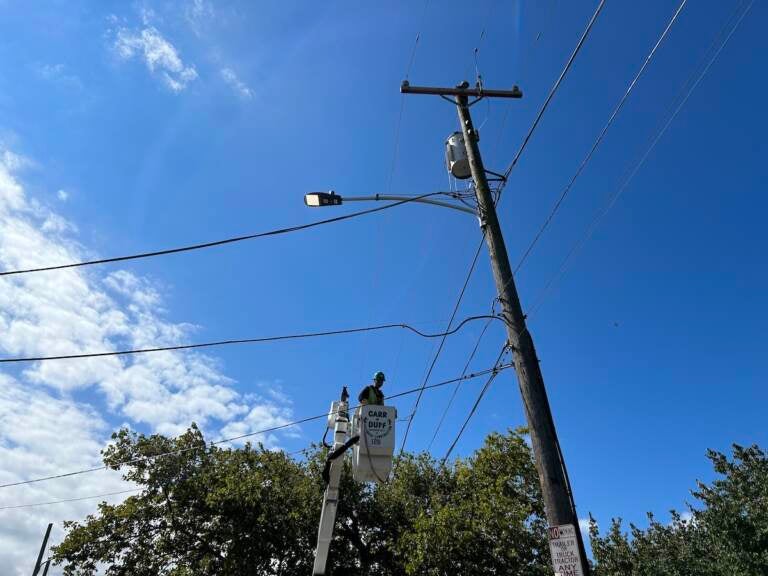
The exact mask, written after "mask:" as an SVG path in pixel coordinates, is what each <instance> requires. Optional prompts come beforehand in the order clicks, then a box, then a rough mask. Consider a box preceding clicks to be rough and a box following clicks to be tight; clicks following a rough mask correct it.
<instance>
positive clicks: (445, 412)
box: [427, 320, 491, 452]
mask: <svg viewBox="0 0 768 576" xmlns="http://www.w3.org/2000/svg"><path fill="white" fill-rule="evenodd" d="M490 325H491V321H490V320H489V321H488V322H486V323H485V325H484V326H483V329H482V331H481V332H480V336H478V338H477V342H475V347H474V348H473V349H472V352H470V354H469V357H468V358H467V361H466V362H465V363H464V369H463V370H462V371H461V373H462V375H463V374H466V373H467V370H468V369H469V365H470V364H471V363H472V360H473V359H474V358H475V354H477V351H478V349H479V348H480V343H481V342H482V341H483V336H485V333H486V331H487V330H488V327H489V326H490ZM458 392H459V386H458V385H457V386H455V387H454V388H453V392H452V393H451V397H450V398H449V399H448V403H447V404H446V405H445V408H444V409H443V413H442V414H441V415H440V420H439V421H438V423H437V426H436V427H435V432H434V434H432V439H431V440H430V441H429V444H428V445H427V452H429V451H430V450H431V448H432V444H434V443H435V439H436V438H437V435H438V434H439V433H440V428H442V426H443V422H444V421H445V417H446V416H447V415H448V411H449V410H450V409H451V406H452V405H453V401H454V400H455V399H456V395H457V394H458Z"/></svg>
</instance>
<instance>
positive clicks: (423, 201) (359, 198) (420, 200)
mask: <svg viewBox="0 0 768 576" xmlns="http://www.w3.org/2000/svg"><path fill="white" fill-rule="evenodd" d="M409 198H413V197H412V196H400V195H393V194H375V195H373V196H342V197H341V201H342V202H370V201H371V200H408V199H409ZM412 201H413V202H418V203H420V204H432V205H433V206H441V207H443V208H452V209H453V210H458V211H459V212H466V213H467V214H472V215H473V216H477V212H475V211H474V210H472V208H467V207H466V206H458V205H456V204H451V203H450V202H441V201H440V200H430V199H429V198H415V199H414V200H412Z"/></svg>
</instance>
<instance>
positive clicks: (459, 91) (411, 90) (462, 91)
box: [400, 80, 523, 98]
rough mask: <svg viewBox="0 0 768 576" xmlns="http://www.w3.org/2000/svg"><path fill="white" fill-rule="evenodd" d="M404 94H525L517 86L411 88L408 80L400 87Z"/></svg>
mask: <svg viewBox="0 0 768 576" xmlns="http://www.w3.org/2000/svg"><path fill="white" fill-rule="evenodd" d="M400 92H402V93H403V94H432V95H433V96H474V97H476V98H484V97H488V98H522V97H523V93H522V91H521V90H520V88H518V87H517V86H513V87H512V90H488V89H486V88H482V87H477V88H470V87H469V84H468V83H467V82H463V83H462V84H459V85H458V86H456V87H455V88H436V87H432V86H411V85H410V83H409V82H408V80H403V83H402V84H401V85H400Z"/></svg>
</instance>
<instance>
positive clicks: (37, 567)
mask: <svg viewBox="0 0 768 576" xmlns="http://www.w3.org/2000/svg"><path fill="white" fill-rule="evenodd" d="M51 528H53V522H51V523H50V524H48V529H47V530H46V531H45V537H44V538H43V545H42V546H40V554H38V555H37V562H35V569H34V570H33V571H32V576H37V573H38V572H40V563H41V562H42V561H43V554H45V548H46V547H47V546H48V537H49V536H50V535H51Z"/></svg>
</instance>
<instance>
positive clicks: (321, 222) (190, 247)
mask: <svg viewBox="0 0 768 576" xmlns="http://www.w3.org/2000/svg"><path fill="white" fill-rule="evenodd" d="M444 194H446V193H445V192H430V193H429V194H421V195H420V196H414V197H413V198H406V199H405V200H399V201H397V202H392V203H391V204H385V205H384V206H378V207H376V208H368V209H367V210H360V211H358V212H351V213H349V214H344V215H342V216H336V217H334V218H326V219H325V220H317V221H315V222H309V223H308V224H299V225H298V226H289V227H287V228H277V229H275V230H268V231H266V232H258V233H255V234H247V235H245V236H234V237H231V238H224V239H222V240H214V241H212V242H203V243H200V244H190V245H187V246H179V247H177V248H166V249H163V250H155V251H152V252H141V253H138V254H130V255H127V256H114V257H111V258H99V259H96V260H86V261H83V262H71V263H68V264H56V265H51V266H40V267H36V268H26V269H20V270H5V271H2V272H0V276H12V275H16V274H29V273H32V272H47V271H51V270H64V269H66V268H78V267H81V266H93V265H96V264H108V263H112V262H124V261H126V260H138V259H140V258H151V257H154V256H166V255H169V254H178V253H180V252H191V251H193V250H203V249H205V248H213V247H216V246H223V245H225V244H233V243H235V242H244V241H246V240H255V239H257V238H265V237H267V236H279V235H282V234H288V233H291V232H298V231H300V230H307V229H309V228H315V227H316V226H323V225H325V224H333V223H335V222H342V221H344V220H351V219H352V218H357V217H359V216H365V215H366V214H373V213H374V212H381V211H382V210H388V209H390V208H394V207H396V206H400V205H402V204H407V203H409V202H415V201H417V200H420V199H422V198H428V197H430V196H437V195H444Z"/></svg>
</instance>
